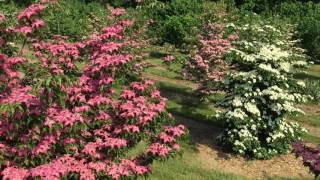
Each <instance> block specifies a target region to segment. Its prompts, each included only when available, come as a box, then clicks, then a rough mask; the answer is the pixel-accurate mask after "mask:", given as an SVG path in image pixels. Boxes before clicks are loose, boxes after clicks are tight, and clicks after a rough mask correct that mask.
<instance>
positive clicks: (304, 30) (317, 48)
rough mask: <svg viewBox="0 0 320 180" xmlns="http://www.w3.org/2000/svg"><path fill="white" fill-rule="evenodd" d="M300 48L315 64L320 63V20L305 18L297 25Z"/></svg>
mask: <svg viewBox="0 0 320 180" xmlns="http://www.w3.org/2000/svg"><path fill="white" fill-rule="evenodd" d="M298 32H299V36H300V38H301V40H302V42H301V43H302V46H303V47H304V48H305V49H306V50H307V53H308V55H309V56H310V57H311V58H312V60H313V61H314V62H315V63H320V19H315V18H305V19H304V20H303V21H301V22H300V23H299V25H298Z"/></svg>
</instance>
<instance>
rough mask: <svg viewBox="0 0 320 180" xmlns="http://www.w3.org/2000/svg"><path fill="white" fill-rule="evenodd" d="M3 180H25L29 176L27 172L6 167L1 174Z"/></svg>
mask: <svg viewBox="0 0 320 180" xmlns="http://www.w3.org/2000/svg"><path fill="white" fill-rule="evenodd" d="M1 175H2V178H3V179H8V180H25V179H27V177H28V176H29V171H28V170H26V169H22V168H15V167H7V168H5V169H4V170H3V171H2V172H1Z"/></svg>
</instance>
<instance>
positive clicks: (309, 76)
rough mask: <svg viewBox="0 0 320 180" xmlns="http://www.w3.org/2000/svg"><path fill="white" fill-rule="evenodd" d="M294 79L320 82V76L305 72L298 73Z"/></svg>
mask: <svg viewBox="0 0 320 180" xmlns="http://www.w3.org/2000/svg"><path fill="white" fill-rule="evenodd" d="M294 78H297V79H309V80H320V76H317V75H313V74H309V73H305V72H297V73H295V74H294Z"/></svg>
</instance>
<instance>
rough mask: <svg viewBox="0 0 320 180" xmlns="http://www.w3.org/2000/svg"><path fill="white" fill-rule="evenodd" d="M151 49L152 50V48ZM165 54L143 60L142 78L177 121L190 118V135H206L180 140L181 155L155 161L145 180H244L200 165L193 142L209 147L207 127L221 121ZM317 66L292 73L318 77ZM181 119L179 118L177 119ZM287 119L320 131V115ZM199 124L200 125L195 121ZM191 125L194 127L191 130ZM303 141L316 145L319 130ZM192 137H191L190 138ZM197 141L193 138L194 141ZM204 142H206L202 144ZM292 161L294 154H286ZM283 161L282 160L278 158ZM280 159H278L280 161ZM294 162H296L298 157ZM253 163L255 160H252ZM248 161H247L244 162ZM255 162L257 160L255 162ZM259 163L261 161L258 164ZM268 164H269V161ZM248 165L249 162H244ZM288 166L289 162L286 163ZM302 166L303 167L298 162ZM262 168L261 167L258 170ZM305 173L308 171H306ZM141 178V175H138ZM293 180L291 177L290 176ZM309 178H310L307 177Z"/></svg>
mask: <svg viewBox="0 0 320 180" xmlns="http://www.w3.org/2000/svg"><path fill="white" fill-rule="evenodd" d="M153 51H155V49H153ZM164 54H165V53H163V52H160V53H155V52H153V54H152V55H151V57H150V58H149V59H147V60H146V61H147V63H149V64H150V66H149V68H147V69H146V71H145V74H144V76H145V77H146V78H150V79H153V80H155V81H157V86H158V88H159V89H160V90H161V93H162V95H163V96H164V97H166V98H167V99H168V101H167V110H168V111H169V112H170V113H172V114H173V115H174V116H179V117H181V118H179V123H181V122H182V123H184V120H183V119H189V120H190V121H192V123H191V125H190V126H189V129H190V136H193V135H194V134H201V133H202V132H204V131H206V130H208V132H206V133H208V134H206V133H204V134H203V136H201V137H197V138H198V139H199V140H200V141H201V142H200V141H199V142H196V143H194V144H187V143H183V144H184V145H183V147H182V150H183V154H182V156H178V157H176V158H174V159H169V160H167V161H164V162H162V161H157V162H154V163H153V165H152V169H153V173H152V174H151V175H150V176H149V179H154V180H158V179H159V180H162V179H168V180H169V179H170V180H171V179H173V180H180V179H183V180H184V179H187V180H189V179H190V180H193V179H196V180H202V179H204V180H207V179H210V180H211V179H212V180H215V179H217V180H220V179H222V180H224V179H225V180H229V179H230V180H231V179H240V180H241V179H248V177H247V176H246V174H237V172H236V171H235V172H228V171H221V170H216V169H212V168H210V167H209V166H205V165H203V162H202V161H203V159H200V158H199V152H198V150H197V144H198V143H200V144H201V143H203V142H207V141H209V143H207V145H209V146H210V143H211V141H212V139H214V136H213V135H211V134H210V128H212V131H213V134H217V132H215V131H221V130H222V124H223V123H222V122H219V121H217V120H216V118H215V114H216V111H217V110H218V108H217V107H215V106H214V105H213V103H206V102H202V101H200V100H199V97H198V96H197V93H196V92H195V89H196V87H197V84H195V83H193V82H191V81H185V80H183V79H182V77H181V75H180V74H179V72H180V70H181V67H182V65H181V64H180V63H173V64H171V65H170V67H169V66H167V65H165V64H163V62H162V59H161V58H162V57H163V55H164ZM318 68H319V69H320V66H319V67H318V66H315V67H312V68H310V69H308V71H307V72H299V73H297V74H296V76H297V77H299V79H318V78H319V79H320V71H319V70H318ZM221 98H223V95H222V94H216V95H213V96H212V97H210V98H209V99H210V101H211V102H212V101H217V100H219V99H221ZM181 119H182V120H181ZM290 119H291V120H293V121H296V122H299V123H301V124H302V125H306V126H308V127H312V128H315V129H316V130H317V128H319V132H320V116H319V115H308V114H307V115H304V116H298V117H290ZM199 123H200V124H199ZM198 126H199V127H200V126H202V128H203V129H201V128H200V129H199V128H198ZM193 128H198V129H196V131H195V132H192V131H193V130H192V129H193ZM302 138H303V139H304V140H305V141H308V142H310V143H313V144H320V133H319V134H317V133H313V132H310V133H306V134H304V135H303V137H302ZM191 139H194V137H191ZM196 141H197V140H196ZM205 144H206V143H205ZM290 158H291V159H293V161H295V160H294V158H295V157H290ZM282 160H283V159H282ZM282 160H281V158H280V160H279V161H282ZM295 162H297V163H299V161H298V160H296V161H295ZM255 163H256V162H255ZM248 164H250V161H248ZM258 164H259V162H258ZM262 164H263V163H262ZM271 164H272V163H271ZM244 166H250V165H244ZM288 166H289V167H290V164H288ZM301 167H302V168H303V166H302V165H301ZM261 171H263V169H261ZM306 173H308V172H306ZM261 177H262V178H263V179H292V178H291V177H292V176H291V174H290V173H287V174H284V176H282V175H280V176H271V177H269V175H268V174H265V175H262V176H259V178H261ZM310 177H311V176H310V174H309V175H308V174H307V175H306V177H305V178H303V179H309V178H310ZM141 179H143V178H141ZM293 179H295V178H293ZM296 179H299V178H296ZM310 179H311V178H310Z"/></svg>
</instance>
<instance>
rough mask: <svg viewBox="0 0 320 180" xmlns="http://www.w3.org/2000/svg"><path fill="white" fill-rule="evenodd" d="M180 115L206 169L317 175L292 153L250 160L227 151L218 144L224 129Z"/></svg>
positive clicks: (262, 175) (248, 173)
mask: <svg viewBox="0 0 320 180" xmlns="http://www.w3.org/2000/svg"><path fill="white" fill-rule="evenodd" d="M176 119H177V120H178V122H179V123H182V124H184V125H185V126H187V127H188V129H189V131H190V136H191V141H192V143H193V144H194V145H195V147H196V150H197V156H196V157H197V158H198V160H199V162H201V166H202V168H204V169H208V170H217V171H221V172H226V173H233V174H237V175H241V176H245V177H248V178H252V179H266V178H268V177H275V176H276V177H290V178H299V179H311V178H312V177H313V176H312V174H310V173H309V171H308V169H307V168H306V167H304V166H303V164H302V160H301V159H300V158H298V159H297V158H296V157H295V156H294V154H292V153H290V154H287V155H281V156H278V157H275V158H273V159H271V160H247V159H245V158H243V157H240V156H235V155H233V154H231V153H229V152H226V151H225V150H224V149H222V148H220V147H219V146H217V145H216V140H215V138H216V137H217V135H218V134H219V133H220V132H221V129H219V128H216V127H214V126H213V125H210V124H207V123H200V122H197V121H194V120H191V119H186V118H183V117H181V116H176Z"/></svg>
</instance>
